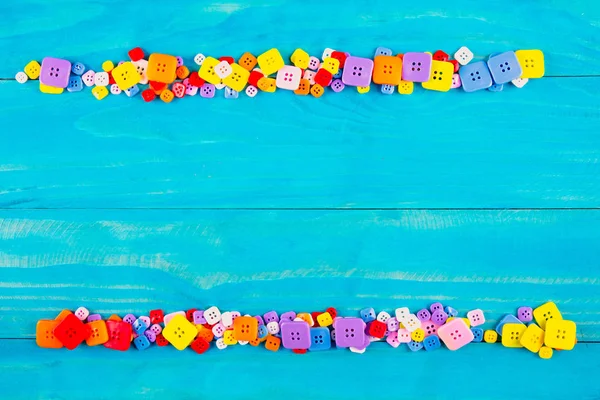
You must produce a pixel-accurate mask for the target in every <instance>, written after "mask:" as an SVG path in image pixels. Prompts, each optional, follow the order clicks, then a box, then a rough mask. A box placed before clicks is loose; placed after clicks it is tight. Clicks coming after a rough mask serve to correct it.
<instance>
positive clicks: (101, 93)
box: [92, 86, 108, 100]
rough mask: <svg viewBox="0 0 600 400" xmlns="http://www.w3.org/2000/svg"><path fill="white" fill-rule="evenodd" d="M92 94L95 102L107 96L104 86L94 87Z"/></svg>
mask: <svg viewBox="0 0 600 400" xmlns="http://www.w3.org/2000/svg"><path fill="white" fill-rule="evenodd" d="M92 94H93V95H94V97H95V98H96V99H97V100H102V99H104V98H105V97H106V96H108V89H107V88H106V86H96V87H95V88H93V89H92Z"/></svg>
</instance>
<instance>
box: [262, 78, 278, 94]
mask: <svg viewBox="0 0 600 400" xmlns="http://www.w3.org/2000/svg"><path fill="white" fill-rule="evenodd" d="M258 88H259V89H260V90H262V91H263V92H268V93H273V92H275V90H276V89H277V85H276V84H275V79H273V78H260V79H259V80H258Z"/></svg>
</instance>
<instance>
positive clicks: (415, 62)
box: [396, 52, 451, 89]
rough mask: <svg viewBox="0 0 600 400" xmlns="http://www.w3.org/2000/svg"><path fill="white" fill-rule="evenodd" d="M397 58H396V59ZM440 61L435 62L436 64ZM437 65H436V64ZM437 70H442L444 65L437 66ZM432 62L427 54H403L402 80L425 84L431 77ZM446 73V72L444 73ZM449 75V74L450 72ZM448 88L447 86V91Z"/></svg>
mask: <svg viewBox="0 0 600 400" xmlns="http://www.w3.org/2000/svg"><path fill="white" fill-rule="evenodd" d="M396 58H398V57H396ZM438 62H439V63H441V61H436V63H438ZM436 65H438V64H436ZM439 65H440V66H438V67H437V68H438V69H439V68H442V69H443V70H444V71H447V70H446V69H444V68H445V67H444V64H439ZM432 66H433V60H432V58H431V54H428V53H412V52H409V53H404V56H403V59H402V80H404V81H410V82H427V81H428V80H429V78H430V76H431V70H432ZM445 73H448V72H445ZM450 75H451V72H450ZM449 88H450V87H449V86H448V89H449Z"/></svg>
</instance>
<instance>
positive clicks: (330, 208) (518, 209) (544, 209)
mask: <svg viewBox="0 0 600 400" xmlns="http://www.w3.org/2000/svg"><path fill="white" fill-rule="evenodd" d="M59 210H60V211H92V210H94V211H599V210H600V207H352V208H349V207H18V208H17V207H0V211H59Z"/></svg>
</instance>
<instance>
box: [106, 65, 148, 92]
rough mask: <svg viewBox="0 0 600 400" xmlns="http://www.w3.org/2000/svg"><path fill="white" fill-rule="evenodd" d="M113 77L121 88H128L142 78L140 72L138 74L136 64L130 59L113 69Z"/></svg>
mask: <svg viewBox="0 0 600 400" xmlns="http://www.w3.org/2000/svg"><path fill="white" fill-rule="evenodd" d="M112 77H113V79H114V80H115V83H116V84H117V86H119V89H121V90H127V89H129V88H130V87H132V86H133V85H137V84H138V83H140V80H141V77H140V74H138V72H137V69H136V67H135V65H133V64H132V63H131V62H130V61H127V62H124V63H123V64H121V65H118V66H116V67H115V68H114V69H113V70H112Z"/></svg>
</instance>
